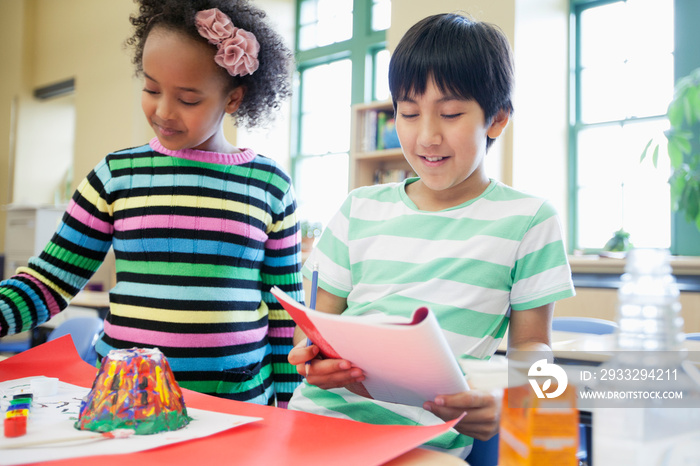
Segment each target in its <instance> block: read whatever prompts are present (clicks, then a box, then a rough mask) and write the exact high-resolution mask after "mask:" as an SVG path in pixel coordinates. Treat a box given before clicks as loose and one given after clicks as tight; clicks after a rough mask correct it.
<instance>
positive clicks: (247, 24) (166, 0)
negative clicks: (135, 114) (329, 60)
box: [126, 0, 292, 128]
mask: <svg viewBox="0 0 700 466" xmlns="http://www.w3.org/2000/svg"><path fill="white" fill-rule="evenodd" d="M134 1H135V2H136V3H137V4H138V5H139V12H138V14H135V15H132V16H131V17H130V20H131V24H132V25H133V26H134V34H133V35H132V36H131V37H130V38H129V39H127V41H126V44H127V45H129V46H132V47H133V48H134V57H133V60H132V61H133V63H134V65H136V73H137V74H139V75H140V74H141V73H143V62H142V60H143V48H144V45H145V43H146V38H147V37H148V34H149V32H150V31H151V30H152V29H153V28H154V27H155V26H160V27H165V28H168V29H171V30H174V31H178V32H182V33H184V34H186V35H188V36H190V37H192V38H194V39H195V40H201V41H204V42H207V40H206V39H205V38H203V37H202V36H201V35H199V33H198V32H197V28H196V26H195V24H194V17H195V14H197V12H198V11H201V10H208V9H210V8H218V9H219V10H221V11H222V12H223V13H225V14H227V15H228V16H229V18H231V21H232V22H233V25H234V26H236V27H239V28H242V29H245V30H246V31H249V32H252V33H253V34H254V35H255V38H256V39H257V40H258V42H259V43H260V52H259V53H258V60H259V62H260V65H259V67H258V69H257V70H256V71H255V72H254V73H253V74H252V75H246V76H235V77H234V76H231V75H229V74H228V73H227V72H226V70H224V69H223V68H222V69H221V71H222V73H223V75H224V76H226V77H227V78H228V80H229V83H230V89H234V88H236V87H238V86H245V88H246V92H245V96H244V97H243V101H242V102H241V105H240V107H239V108H238V110H237V111H236V112H235V117H236V120H235V123H236V125H237V126H245V127H249V128H250V127H255V126H260V125H264V124H265V123H267V122H268V121H269V120H270V117H271V116H272V115H273V112H274V111H275V110H278V109H279V108H280V104H281V103H282V101H283V100H284V99H286V98H287V97H289V96H290V95H291V83H290V77H291V69H290V66H291V63H292V60H291V59H292V53H291V52H290V50H289V49H288V48H287V46H286V45H285V44H284V41H283V40H282V38H281V37H280V36H279V35H278V34H277V33H276V32H275V31H273V30H272V28H271V27H270V26H269V25H268V24H267V22H266V21H265V17H266V14H265V12H264V11H262V10H260V9H258V8H257V7H255V6H253V5H251V4H250V2H249V1H248V0H134ZM211 47H212V50H215V46H214V45H211ZM213 59H214V58H213V54H212V60H213Z"/></svg>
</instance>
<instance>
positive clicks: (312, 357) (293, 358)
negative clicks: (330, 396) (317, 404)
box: [288, 340, 365, 390]
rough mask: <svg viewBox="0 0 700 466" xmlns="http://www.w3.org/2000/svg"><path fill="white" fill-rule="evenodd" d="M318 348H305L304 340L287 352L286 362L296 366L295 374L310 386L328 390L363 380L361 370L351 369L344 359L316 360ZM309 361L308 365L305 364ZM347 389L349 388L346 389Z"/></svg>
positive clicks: (312, 346) (314, 346) (350, 365)
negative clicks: (304, 378)
mask: <svg viewBox="0 0 700 466" xmlns="http://www.w3.org/2000/svg"><path fill="white" fill-rule="evenodd" d="M318 352H319V349H318V346H316V345H311V346H309V347H307V346H306V340H303V341H301V342H300V343H299V344H297V345H296V346H295V347H294V348H292V350H291V351H290V352H289V356H288V360H289V363H290V364H292V365H293V366H296V368H297V372H298V373H299V374H301V375H303V376H304V377H306V381H307V382H308V383H310V384H311V385H316V386H317V387H319V388H323V389H324V390H328V389H331V388H341V387H347V386H348V385H350V384H354V383H356V382H362V381H363V380H364V379H365V376H364V374H363V373H362V370H361V369H359V368H357V367H353V365H352V364H350V362H349V361H346V360H344V359H320V358H318V357H317V356H318ZM307 361H309V364H306V362H307ZM348 388H349V387H348Z"/></svg>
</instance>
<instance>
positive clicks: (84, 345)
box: [47, 316, 104, 366]
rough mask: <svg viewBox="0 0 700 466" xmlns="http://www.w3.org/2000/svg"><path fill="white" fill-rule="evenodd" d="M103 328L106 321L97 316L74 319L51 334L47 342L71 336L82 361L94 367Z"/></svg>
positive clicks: (64, 323) (67, 321)
mask: <svg viewBox="0 0 700 466" xmlns="http://www.w3.org/2000/svg"><path fill="white" fill-rule="evenodd" d="M103 328H104V321H103V320H102V319H101V318H99V317H97V316H90V317H72V318H70V319H67V320H66V321H64V322H63V323H61V324H60V325H58V327H56V328H55V329H54V330H53V331H52V332H51V333H50V334H49V337H48V339H47V341H51V340H54V339H56V338H58V337H62V336H63V335H70V336H71V338H73V344H74V345H75V349H76V350H78V354H79V355H80V357H81V358H82V360H83V361H85V362H86V363H88V364H91V365H93V366H94V365H95V364H96V363H97V351H95V343H97V339H98V338H99V336H100V333H101V332H102V330H103Z"/></svg>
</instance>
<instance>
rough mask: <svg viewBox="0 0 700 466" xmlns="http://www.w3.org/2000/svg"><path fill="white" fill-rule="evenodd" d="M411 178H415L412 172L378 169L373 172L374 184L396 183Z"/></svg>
mask: <svg viewBox="0 0 700 466" xmlns="http://www.w3.org/2000/svg"><path fill="white" fill-rule="evenodd" d="M413 176H417V175H416V173H415V172H414V171H413V170H404V169H401V168H394V169H382V168H379V169H377V170H375V171H374V184H384V183H398V182H401V181H403V180H405V179H406V178H411V177H413Z"/></svg>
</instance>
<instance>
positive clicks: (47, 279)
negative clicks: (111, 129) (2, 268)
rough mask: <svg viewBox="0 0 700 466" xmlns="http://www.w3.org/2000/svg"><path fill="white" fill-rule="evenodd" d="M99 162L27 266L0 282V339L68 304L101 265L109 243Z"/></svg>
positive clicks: (108, 216)
mask: <svg viewBox="0 0 700 466" xmlns="http://www.w3.org/2000/svg"><path fill="white" fill-rule="evenodd" d="M108 172H109V170H108V169H107V164H106V160H103V161H102V162H101V163H100V164H99V165H98V166H97V167H95V169H94V170H93V171H91V172H90V174H89V175H88V176H87V177H86V178H85V179H84V180H83V181H82V182H81V183H80V186H79V187H78V189H77V190H76V192H75V193H74V194H73V198H72V199H71V201H70V203H69V205H68V208H67V209H66V212H65V213H64V214H63V219H62V221H61V223H60V224H59V226H58V228H57V230H56V232H55V233H54V234H53V236H52V238H51V240H50V241H49V242H48V244H47V245H46V246H45V248H44V250H43V251H42V252H41V254H40V255H39V256H38V257H32V258H30V259H29V264H28V266H27V267H20V268H19V269H17V272H16V275H14V276H12V277H10V278H9V279H7V280H4V281H3V282H0V337H2V336H5V335H12V334H15V333H19V332H23V331H26V330H30V329H32V328H34V327H36V326H38V325H40V324H43V323H44V322H46V321H47V320H49V319H50V318H51V317H53V316H54V315H56V314H57V313H59V312H60V311H62V310H63V309H65V308H66V307H67V306H68V303H69V302H70V300H71V299H72V298H73V297H74V296H75V295H76V294H78V292H79V291H80V290H81V289H82V288H83V287H84V286H85V284H86V283H87V282H88V281H89V280H90V277H92V275H93V274H94V273H95V271H96V270H97V269H98V267H99V266H100V264H102V262H103V260H104V258H105V255H106V254H107V251H108V250H109V248H110V246H111V244H112V241H111V238H112V230H113V228H112V227H113V222H112V217H111V208H110V206H109V204H108V202H107V200H106V194H105V189H104V179H105V177H106V176H108Z"/></svg>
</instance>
